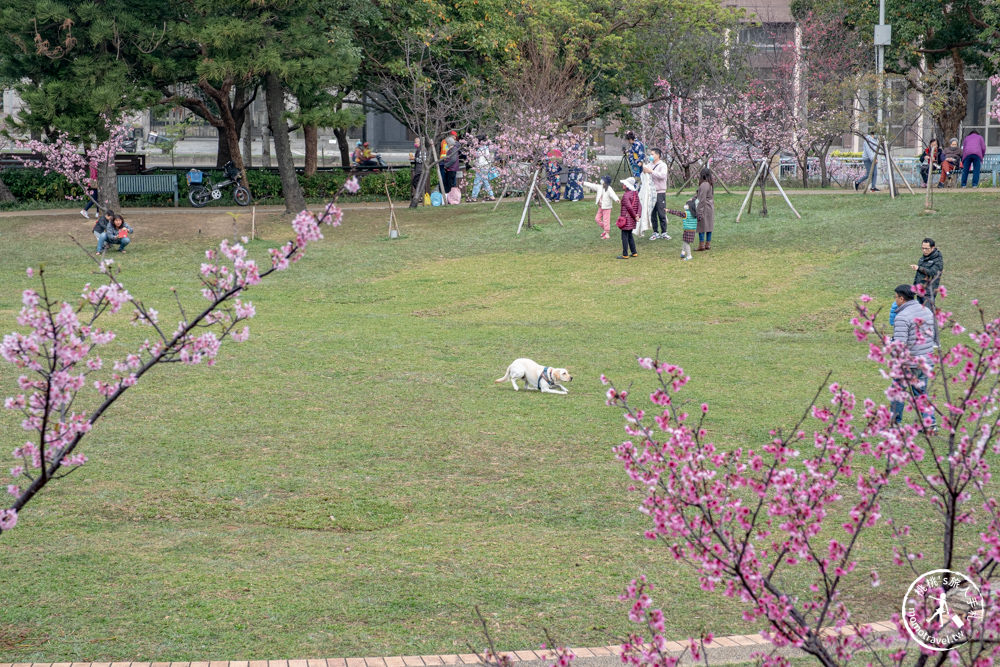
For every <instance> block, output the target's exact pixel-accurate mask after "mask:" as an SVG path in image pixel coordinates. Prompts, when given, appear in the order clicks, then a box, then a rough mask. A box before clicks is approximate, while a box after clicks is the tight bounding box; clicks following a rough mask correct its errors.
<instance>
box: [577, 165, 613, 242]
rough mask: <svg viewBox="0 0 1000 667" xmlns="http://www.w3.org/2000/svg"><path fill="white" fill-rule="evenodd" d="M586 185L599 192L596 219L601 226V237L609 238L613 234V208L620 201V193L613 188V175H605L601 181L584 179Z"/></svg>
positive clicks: (596, 198)
mask: <svg viewBox="0 0 1000 667" xmlns="http://www.w3.org/2000/svg"><path fill="white" fill-rule="evenodd" d="M583 184H584V186H586V187H587V188H590V189H591V190H594V191H595V192H597V196H596V197H595V198H594V201H595V202H597V215H595V216H594V220H595V221H596V222H597V226H598V227H600V228H601V238H602V239H609V238H611V235H610V233H609V232H611V210H612V209H613V208H614V207H615V202H616V201H619V199H618V195H616V194H615V191H614V190H613V189H612V188H611V177H610V176H604V177H603V178H601V182H600V183H588V182H586V181H584V183H583Z"/></svg>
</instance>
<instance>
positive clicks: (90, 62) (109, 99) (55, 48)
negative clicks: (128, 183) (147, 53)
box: [0, 0, 163, 208]
mask: <svg viewBox="0 0 1000 667" xmlns="http://www.w3.org/2000/svg"><path fill="white" fill-rule="evenodd" d="M162 4H163V3H158V2H155V1H153V0H127V1H126V0H110V1H108V2H103V3H100V4H95V3H75V2H59V1H52V0H48V1H46V2H36V1H35V0H7V1H6V2H5V3H4V4H3V7H2V9H0V33H2V34H3V35H4V36H5V39H0V80H8V81H16V82H17V83H16V84H15V85H14V88H15V90H16V91H17V92H18V94H19V95H20V96H21V99H22V100H24V102H25V108H24V109H23V110H22V111H21V112H20V113H19V114H18V116H17V117H16V118H13V119H11V120H10V124H11V125H12V126H13V129H14V131H20V132H23V133H28V134H30V135H32V136H34V137H40V138H48V139H52V140H54V138H55V137H56V135H57V134H59V133H64V134H65V135H66V136H67V137H68V138H69V139H70V140H71V141H73V142H75V143H81V144H83V145H85V146H93V145H95V144H97V143H100V142H101V141H104V140H106V139H107V138H108V134H107V123H106V122H105V119H106V118H118V117H119V116H121V115H122V114H123V113H124V112H127V111H129V110H134V109H142V108H145V107H146V106H148V105H149V104H150V103H151V102H152V101H153V96H152V95H151V94H150V91H149V90H148V89H146V88H145V87H143V86H142V85H141V84H140V83H139V82H140V79H141V75H140V73H138V71H137V70H136V68H135V67H134V63H132V62H130V61H129V59H128V58H126V57H124V55H123V52H124V51H125V50H127V49H129V48H138V49H144V50H153V49H155V48H157V47H158V46H159V44H160V41H161V39H160V35H159V34H158V33H157V31H155V30H153V29H152V26H153V25H155V24H156V18H157V17H161V16H162V15H163V9H162V7H161V5H162ZM98 190H99V192H100V200H101V201H100V202H99V203H100V205H101V206H102V207H106V208H118V206H119V200H118V182H117V178H116V172H115V165H114V160H113V159H112V160H106V161H101V164H100V166H99V169H98Z"/></svg>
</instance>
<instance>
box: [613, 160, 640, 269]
mask: <svg viewBox="0 0 1000 667" xmlns="http://www.w3.org/2000/svg"><path fill="white" fill-rule="evenodd" d="M621 184H622V187H624V188H625V194H623V195H622V209H621V214H620V215H619V216H618V223H617V224H618V229H620V230H622V254H621V255H619V256H618V259H628V258H629V257H638V256H639V253H637V252H636V251H635V237H634V236H633V235H632V230H633V229H635V224H636V222H637V221H638V220H639V216H640V215H641V214H642V204H640V203H639V193H638V192H636V188H635V177H634V176H630V177H629V178H626V179H625V180H623V181H621Z"/></svg>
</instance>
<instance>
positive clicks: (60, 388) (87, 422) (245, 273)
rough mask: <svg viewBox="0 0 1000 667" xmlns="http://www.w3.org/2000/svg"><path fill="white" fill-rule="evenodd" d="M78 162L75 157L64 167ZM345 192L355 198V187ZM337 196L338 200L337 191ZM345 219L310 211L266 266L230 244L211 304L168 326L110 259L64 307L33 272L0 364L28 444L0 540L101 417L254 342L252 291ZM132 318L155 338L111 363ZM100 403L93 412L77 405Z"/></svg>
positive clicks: (214, 253) (206, 285)
mask: <svg viewBox="0 0 1000 667" xmlns="http://www.w3.org/2000/svg"><path fill="white" fill-rule="evenodd" d="M69 163H71V160H70V159H67V161H66V162H65V163H63V164H69ZM345 188H347V189H349V190H357V183H356V181H354V180H353V179H352V180H351V181H349V182H348V185H346V186H345ZM338 194H339V193H338ZM342 217H343V213H342V211H341V210H340V209H339V208H338V207H337V205H336V203H335V201H334V202H331V203H330V204H329V205H327V206H326V208H325V209H324V211H323V212H322V214H321V215H319V216H317V215H315V214H313V213H311V212H310V211H302V212H301V213H299V214H298V215H297V216H296V217H295V219H294V220H293V221H292V230H293V231H294V232H295V238H294V239H292V240H289V241H288V242H287V243H285V244H284V245H282V246H281V247H280V248H271V249H270V250H269V251H268V257H267V258H266V259H265V261H264V263H263V264H259V263H258V260H257V259H255V258H253V257H251V256H250V254H249V251H248V250H247V248H246V243H247V240H246V239H243V240H242V241H241V242H232V243H231V242H230V241H228V240H223V241H222V242H221V243H220V244H219V247H218V249H213V250H208V251H206V253H205V261H204V262H203V263H202V264H201V269H200V277H201V283H202V288H201V296H202V297H203V298H204V300H205V302H206V303H205V304H204V305H203V306H202V307H201V308H199V309H197V310H196V311H195V312H188V311H187V310H186V309H185V308H184V307H183V306H181V305H180V300H179V299H178V309H179V319H178V321H177V322H176V324H175V325H173V326H172V327H171V326H166V325H165V324H164V323H163V321H162V316H161V314H160V313H159V312H158V311H157V310H156V309H154V308H152V307H149V306H147V305H145V304H144V303H143V302H142V301H140V300H139V299H138V298H136V297H135V296H134V295H132V294H131V293H130V292H129V291H128V289H126V287H125V285H124V284H123V283H122V282H121V281H120V280H119V278H118V276H119V275H120V273H119V272H118V271H117V270H116V267H115V265H114V263H113V261H112V260H111V259H97V260H95V261H97V265H98V268H99V270H100V274H101V275H102V276H103V278H104V280H103V284H101V285H98V286H94V285H91V284H90V283H88V284H86V285H84V287H83V289H82V291H81V293H80V296H79V298H77V299H76V300H74V301H59V300H58V299H56V298H55V297H54V296H53V295H51V294H50V293H49V290H48V287H47V284H46V280H45V271H44V270H43V269H39V270H38V271H37V272H36V271H34V270H32V269H28V276H29V277H32V278H34V279H36V280H38V282H39V289H37V290H36V289H27V290H25V291H24V292H23V294H22V298H21V301H22V307H21V311H20V314H19V315H18V318H17V323H18V324H19V325H20V326H21V327H24V329H25V330H23V331H16V332H14V333H11V334H8V335H7V336H5V337H4V339H3V343H2V344H0V358H2V359H3V360H4V361H6V362H7V363H10V364H13V365H14V366H15V367H16V368H17V369H18V371H19V372H20V373H21V375H20V376H19V377H18V380H17V385H18V392H17V393H15V394H14V395H12V396H9V397H8V398H7V399H6V400H5V401H4V407H5V408H6V409H7V410H13V411H16V412H19V413H21V415H22V416H23V419H22V421H21V428H22V429H23V430H24V431H25V432H26V433H27V436H26V439H25V440H24V441H23V442H22V443H21V444H20V445H18V446H17V447H15V448H14V450H13V456H14V459H15V464H14V466H13V467H12V468H11V470H10V476H11V480H10V483H9V484H8V485H7V493H8V494H9V495H10V496H11V498H12V499H13V500H12V504H10V505H9V506H8V507H6V508H5V509H2V510H0V532H3V531H7V530H10V529H11V528H13V527H14V526H15V524H16V523H17V521H18V515H19V513H20V512H21V510H22V509H23V508H24V506H25V505H26V504H27V503H28V502H29V501H30V500H31V499H32V498H34V497H35V495H36V494H38V493H39V492H40V491H41V490H42V489H43V488H44V487H45V486H46V485H47V484H48V483H49V482H50V481H52V480H54V479H59V478H61V477H65V476H66V475H68V474H69V473H71V472H73V471H74V470H75V469H77V468H78V467H80V466H81V465H83V464H84V463H86V461H87V457H86V455H85V454H84V453H83V452H82V451H81V448H80V444H81V442H82V441H83V439H84V438H85V436H86V435H87V434H88V433H89V432H90V431H91V430H92V429H93V427H94V425H95V424H96V423H97V422H98V421H99V420H100V418H101V416H102V415H103V414H104V413H105V412H106V411H107V410H108V409H109V408H110V407H111V406H112V405H113V404H114V403H115V401H117V400H118V399H119V398H120V397H121V396H122V394H124V393H125V392H126V391H127V390H129V389H130V388H131V387H133V386H135V385H136V384H137V383H138V382H139V381H140V380H141V379H142V378H143V376H145V374H146V373H147V372H149V371H151V370H152V369H153V368H155V367H156V366H159V365H161V364H165V363H182V364H188V365H196V364H205V365H206V366H212V365H214V364H215V362H216V359H217V357H218V354H219V350H220V348H221V347H222V345H223V343H224V342H225V341H227V340H232V341H235V342H242V341H245V340H247V338H248V337H249V335H250V330H249V327H248V326H247V324H246V322H247V320H249V319H250V318H252V317H253V316H254V314H255V313H256V309H255V308H254V305H253V303H252V302H251V301H247V300H246V299H245V296H246V292H247V290H248V289H249V288H251V287H253V286H255V285H257V284H258V283H260V282H261V281H262V280H263V279H265V278H267V277H268V276H269V275H271V274H273V273H275V272H277V271H284V270H285V269H288V268H289V267H290V266H291V264H293V263H295V262H297V261H298V260H299V259H301V258H302V256H303V253H304V252H305V249H306V247H307V246H308V245H309V244H310V243H313V242H315V241H318V240H320V239H322V238H323V234H322V231H321V229H320V225H321V224H328V225H333V226H337V225H339V224H340V222H341V219H342ZM122 311H125V312H131V316H132V323H133V325H135V326H142V327H146V328H148V329H149V330H150V335H149V337H148V338H146V340H145V341H143V343H142V344H141V345H139V346H138V347H137V348H136V349H134V350H131V351H129V352H127V353H125V354H124V355H119V356H112V357H109V356H108V353H105V352H104V350H107V349H110V348H108V346H109V344H111V343H112V342H113V341H114V340H115V339H116V333H115V332H114V331H113V330H111V329H108V328H102V327H101V326H100V321H101V319H102V317H104V316H106V315H108V314H115V313H119V312H122ZM81 404H83V405H88V404H96V406H97V407H96V408H94V409H92V410H82V409H78V408H77V407H76V406H78V405H81Z"/></svg>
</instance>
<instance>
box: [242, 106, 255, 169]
mask: <svg viewBox="0 0 1000 667" xmlns="http://www.w3.org/2000/svg"><path fill="white" fill-rule="evenodd" d="M243 165H244V166H246V167H253V114H252V113H249V112H247V113H246V114H244V118H243Z"/></svg>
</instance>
